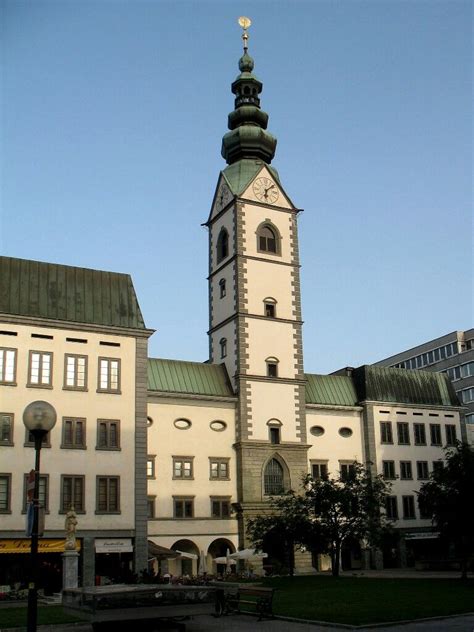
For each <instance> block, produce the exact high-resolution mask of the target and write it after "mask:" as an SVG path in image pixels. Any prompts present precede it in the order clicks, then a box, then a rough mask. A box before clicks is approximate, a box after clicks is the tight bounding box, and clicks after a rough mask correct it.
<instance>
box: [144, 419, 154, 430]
mask: <svg viewBox="0 0 474 632" xmlns="http://www.w3.org/2000/svg"><path fill="white" fill-rule="evenodd" d="M146 425H147V426H148V428H149V427H150V426H153V419H152V418H151V417H147V418H146Z"/></svg>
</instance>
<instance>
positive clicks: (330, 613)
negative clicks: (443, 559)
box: [263, 577, 474, 625]
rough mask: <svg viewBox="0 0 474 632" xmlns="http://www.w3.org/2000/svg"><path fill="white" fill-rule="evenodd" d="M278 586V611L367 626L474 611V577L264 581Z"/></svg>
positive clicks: (277, 579) (313, 578)
mask: <svg viewBox="0 0 474 632" xmlns="http://www.w3.org/2000/svg"><path fill="white" fill-rule="evenodd" d="M263 583H264V585H265V586H271V587H273V588H277V589H278V592H277V593H275V596H274V598H273V606H274V612H275V614H277V615H283V616H290V617H298V618H301V619H315V620H319V621H331V622H334V623H348V624H352V625H365V624H368V623H378V622H384V621H400V620H403V619H420V618H423V617H436V616H443V615H450V614H462V613H464V612H474V580H468V581H466V582H462V581H461V580H459V579H373V578H370V579H369V578H362V577H357V578H355V577H341V578H337V579H336V578H333V577H293V578H291V577H282V578H268V579H265V580H264V582H263Z"/></svg>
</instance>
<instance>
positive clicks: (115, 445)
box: [96, 419, 120, 450]
mask: <svg viewBox="0 0 474 632" xmlns="http://www.w3.org/2000/svg"><path fill="white" fill-rule="evenodd" d="M96 450H120V421H118V419H98V420H97V445H96Z"/></svg>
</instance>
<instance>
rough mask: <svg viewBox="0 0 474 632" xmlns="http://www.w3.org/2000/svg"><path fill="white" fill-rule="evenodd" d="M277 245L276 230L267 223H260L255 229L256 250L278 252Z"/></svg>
mask: <svg viewBox="0 0 474 632" xmlns="http://www.w3.org/2000/svg"><path fill="white" fill-rule="evenodd" d="M278 245H279V244H278V238H277V234H276V230H275V229H274V228H273V227H272V228H270V226H269V225H268V224H261V225H260V226H259V228H258V230H257V250H258V251H259V252H270V253H273V254H278Z"/></svg>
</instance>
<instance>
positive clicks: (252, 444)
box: [233, 439, 312, 452]
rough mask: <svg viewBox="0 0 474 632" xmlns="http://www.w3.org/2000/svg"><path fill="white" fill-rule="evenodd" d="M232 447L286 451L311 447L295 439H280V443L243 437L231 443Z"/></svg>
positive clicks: (297, 450) (304, 449)
mask: <svg viewBox="0 0 474 632" xmlns="http://www.w3.org/2000/svg"><path fill="white" fill-rule="evenodd" d="M233 447H234V448H235V449H236V450H240V449H245V448H258V449H261V450H265V451H267V452H268V450H273V452H279V451H281V452H288V451H289V450H290V451H296V452H300V451H303V452H305V451H307V450H309V448H311V447H312V445H311V444H310V443H298V442H297V441H295V442H293V441H282V442H281V443H269V442H268V441H260V440H258V439H255V440H254V441H252V439H245V440H244V441H237V442H236V443H234V444H233Z"/></svg>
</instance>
